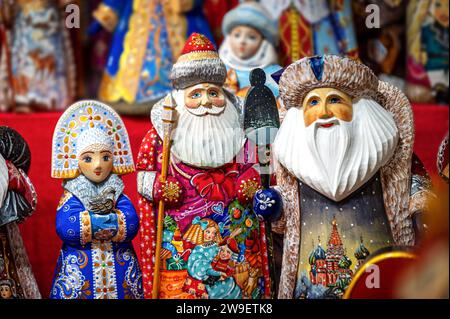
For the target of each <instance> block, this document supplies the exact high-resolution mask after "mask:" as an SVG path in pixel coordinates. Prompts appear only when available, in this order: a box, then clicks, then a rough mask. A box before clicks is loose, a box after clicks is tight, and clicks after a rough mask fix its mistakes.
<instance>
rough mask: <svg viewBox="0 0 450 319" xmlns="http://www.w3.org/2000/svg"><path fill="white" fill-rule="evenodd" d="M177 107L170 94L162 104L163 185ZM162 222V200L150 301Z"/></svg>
mask: <svg viewBox="0 0 450 319" xmlns="http://www.w3.org/2000/svg"><path fill="white" fill-rule="evenodd" d="M176 107H177V105H176V103H175V100H174V99H173V96H172V93H170V94H169V95H167V97H166V99H165V100H164V104H163V114H162V121H163V127H164V136H163V154H162V168H161V175H160V177H159V178H160V181H161V182H162V183H164V182H165V181H166V180H167V171H168V169H169V162H170V143H171V135H172V129H173V124H174V123H175V120H176V113H175V112H176V111H175V108H176ZM163 221H164V200H160V201H159V206H158V222H157V227H156V251H155V268H154V273H153V291H152V299H157V298H158V297H159V286H160V284H159V283H160V277H159V271H160V267H161V266H160V264H161V245H162V235H163Z"/></svg>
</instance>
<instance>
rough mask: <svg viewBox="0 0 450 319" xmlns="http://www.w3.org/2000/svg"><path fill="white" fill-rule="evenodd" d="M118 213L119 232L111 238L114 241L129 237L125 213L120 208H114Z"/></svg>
mask: <svg viewBox="0 0 450 319" xmlns="http://www.w3.org/2000/svg"><path fill="white" fill-rule="evenodd" d="M114 211H115V213H116V214H117V226H118V228H119V229H118V230H117V234H116V235H115V236H114V237H113V238H112V239H111V240H112V241H114V242H122V241H124V240H125V238H126V237H127V224H126V221H125V215H124V214H123V213H122V212H121V211H120V210H118V209H115V210H114Z"/></svg>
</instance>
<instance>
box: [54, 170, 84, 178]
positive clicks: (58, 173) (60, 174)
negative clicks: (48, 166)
mask: <svg viewBox="0 0 450 319" xmlns="http://www.w3.org/2000/svg"><path fill="white" fill-rule="evenodd" d="M79 175H80V170H79V169H78V168H77V169H68V170H57V169H54V170H53V171H52V177H53V178H63V179H67V178H75V177H78V176H79Z"/></svg>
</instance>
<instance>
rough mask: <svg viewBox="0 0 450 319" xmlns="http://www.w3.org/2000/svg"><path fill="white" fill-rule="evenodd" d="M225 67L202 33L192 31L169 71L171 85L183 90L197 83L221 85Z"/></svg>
mask: <svg viewBox="0 0 450 319" xmlns="http://www.w3.org/2000/svg"><path fill="white" fill-rule="evenodd" d="M226 78H227V69H226V67H225V64H224V63H223V62H222V60H221V59H220V57H219V54H218V53H217V50H216V48H215V47H214V45H213V44H212V43H211V41H210V40H209V39H208V38H207V37H205V36H204V35H203V34H199V33H193V34H192V35H191V36H190V37H189V39H188V40H187V42H186V44H185V46H184V49H183V51H182V52H181V56H180V57H179V58H178V60H177V62H176V63H175V64H174V65H173V67H172V71H171V73H170V79H171V80H172V84H173V87H174V88H175V89H177V90H183V89H185V88H188V87H190V86H193V85H196V84H199V83H213V84H217V85H220V86H222V85H223V84H224V83H225V80H226Z"/></svg>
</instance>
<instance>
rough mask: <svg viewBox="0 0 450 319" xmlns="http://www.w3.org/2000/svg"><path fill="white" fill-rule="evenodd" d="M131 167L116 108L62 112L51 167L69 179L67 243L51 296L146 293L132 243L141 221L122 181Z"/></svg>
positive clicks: (61, 210) (60, 225)
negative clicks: (143, 289)
mask: <svg viewBox="0 0 450 319" xmlns="http://www.w3.org/2000/svg"><path fill="white" fill-rule="evenodd" d="M133 171H134V164H133V157H132V154H131V148H130V142H129V139H128V134H127V130H126V128H125V126H124V124H123V122H122V119H121V118H120V117H119V115H118V114H117V113H116V112H115V111H114V110H112V109H111V108H110V107H109V106H107V105H105V104H102V103H99V102H97V101H81V102H78V103H75V104H73V105H72V106H70V107H69V109H67V110H66V112H64V114H63V115H62V116H61V118H60V119H59V121H58V123H57V125H56V128H55V131H54V135H53V149H52V172H51V174H52V177H54V178H62V179H64V181H63V189H64V193H63V195H62V197H61V200H60V202H59V205H58V208H57V213H56V232H57V233H58V236H59V237H60V238H61V240H62V241H63V242H64V243H63V246H62V248H61V253H60V255H59V258H58V262H57V265H56V270H55V276H54V279H53V285H52V289H51V292H50V298H53V299H124V298H125V299H138V298H142V276H141V271H140V267H139V264H138V260H137V258H136V255H135V252H134V249H133V246H132V244H131V240H132V239H133V238H134V237H135V236H136V234H137V231H138V229H139V219H138V215H137V213H136V211H135V209H134V207H133V205H132V203H131V201H130V199H129V198H128V197H127V196H126V195H125V194H124V193H123V191H124V184H123V182H122V179H121V178H120V175H123V174H127V173H131V172H133Z"/></svg>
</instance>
